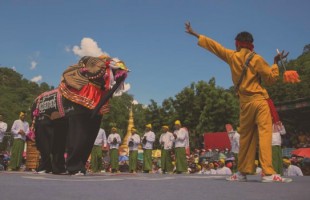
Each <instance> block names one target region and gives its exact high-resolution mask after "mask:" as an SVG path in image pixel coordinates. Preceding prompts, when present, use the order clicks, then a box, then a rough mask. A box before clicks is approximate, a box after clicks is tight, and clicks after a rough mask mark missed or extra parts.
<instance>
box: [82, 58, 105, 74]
mask: <svg viewBox="0 0 310 200" xmlns="http://www.w3.org/2000/svg"><path fill="white" fill-rule="evenodd" d="M79 66H81V67H82V68H83V70H82V71H83V72H84V73H85V76H86V77H90V78H91V77H94V76H96V75H97V74H98V73H99V72H101V71H102V70H104V69H105V68H106V66H105V62H104V61H103V60H102V59H100V58H97V57H91V56H84V57H82V58H81V59H80V61H79Z"/></svg>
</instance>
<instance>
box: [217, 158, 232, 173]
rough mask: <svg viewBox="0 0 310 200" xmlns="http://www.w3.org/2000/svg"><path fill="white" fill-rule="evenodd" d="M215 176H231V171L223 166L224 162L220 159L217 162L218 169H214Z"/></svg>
mask: <svg viewBox="0 0 310 200" xmlns="http://www.w3.org/2000/svg"><path fill="white" fill-rule="evenodd" d="M216 174H218V175H231V174H232V172H231V170H230V169H229V168H228V167H226V166H225V160H224V159H220V160H219V167H218V168H217V169H216Z"/></svg>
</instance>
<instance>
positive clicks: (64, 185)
mask: <svg viewBox="0 0 310 200" xmlns="http://www.w3.org/2000/svg"><path fill="white" fill-rule="evenodd" d="M224 178H225V177H223V176H208V175H191V174H188V175H159V174H126V173H121V174H115V175H114V174H109V173H106V174H88V175H86V176H69V175H52V174H44V175H38V174H33V173H30V172H0V200H28V199H29V200H30V199H31V200H33V199H35V200H41V199H42V200H54V199H55V200H62V199H65V200H87V199H91V200H96V199H100V200H110V199H111V200H131V199H132V200H140V199H141V200H183V199H186V200H196V199H197V200H198V199H199V200H206V199H209V200H217V199H218V200H252V199H257V200H260V199H270V200H286V199H289V200H308V199H310V176H304V177H293V182H291V183H261V182H260V181H259V180H260V179H259V177H258V176H249V177H248V179H249V181H248V182H244V183H241V182H240V183H239V182H228V181H226V180H225V179H224Z"/></svg>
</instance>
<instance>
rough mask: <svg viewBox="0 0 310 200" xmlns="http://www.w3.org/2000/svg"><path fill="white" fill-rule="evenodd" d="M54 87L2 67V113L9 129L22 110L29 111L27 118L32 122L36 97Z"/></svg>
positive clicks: (0, 76) (0, 70)
mask: <svg viewBox="0 0 310 200" xmlns="http://www.w3.org/2000/svg"><path fill="white" fill-rule="evenodd" d="M52 88H53V87H51V86H49V85H48V84H47V83H41V84H40V85H38V84H37V83H34V82H31V81H29V80H27V79H24V78H23V76H22V75H21V74H19V73H17V72H15V71H14V70H13V69H10V68H6V67H0V91H1V93H0V113H1V114H2V115H3V116H4V121H5V122H6V123H8V127H9V128H8V130H10V127H11V126H12V124H13V122H14V120H16V119H18V116H19V113H20V112H21V111H24V112H26V113H27V117H26V120H27V121H29V122H30V121H31V119H30V107H31V105H32V103H33V101H34V99H35V98H36V97H37V96H38V95H39V94H40V93H42V92H45V91H48V90H50V89H52Z"/></svg>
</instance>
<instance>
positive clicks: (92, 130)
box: [67, 113, 101, 174]
mask: <svg viewBox="0 0 310 200" xmlns="http://www.w3.org/2000/svg"><path fill="white" fill-rule="evenodd" d="M100 122H101V116H96V117H94V118H90V115H89V114H85V113H83V114H75V115H71V116H69V135H68V160H67V169H68V171H69V173H72V174H74V173H77V172H79V171H81V172H83V173H85V172H86V168H85V164H86V161H87V159H88V156H89V155H90V153H91V150H92V147H93V145H94V142H95V139H96V137H97V134H98V131H99V127H100Z"/></svg>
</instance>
